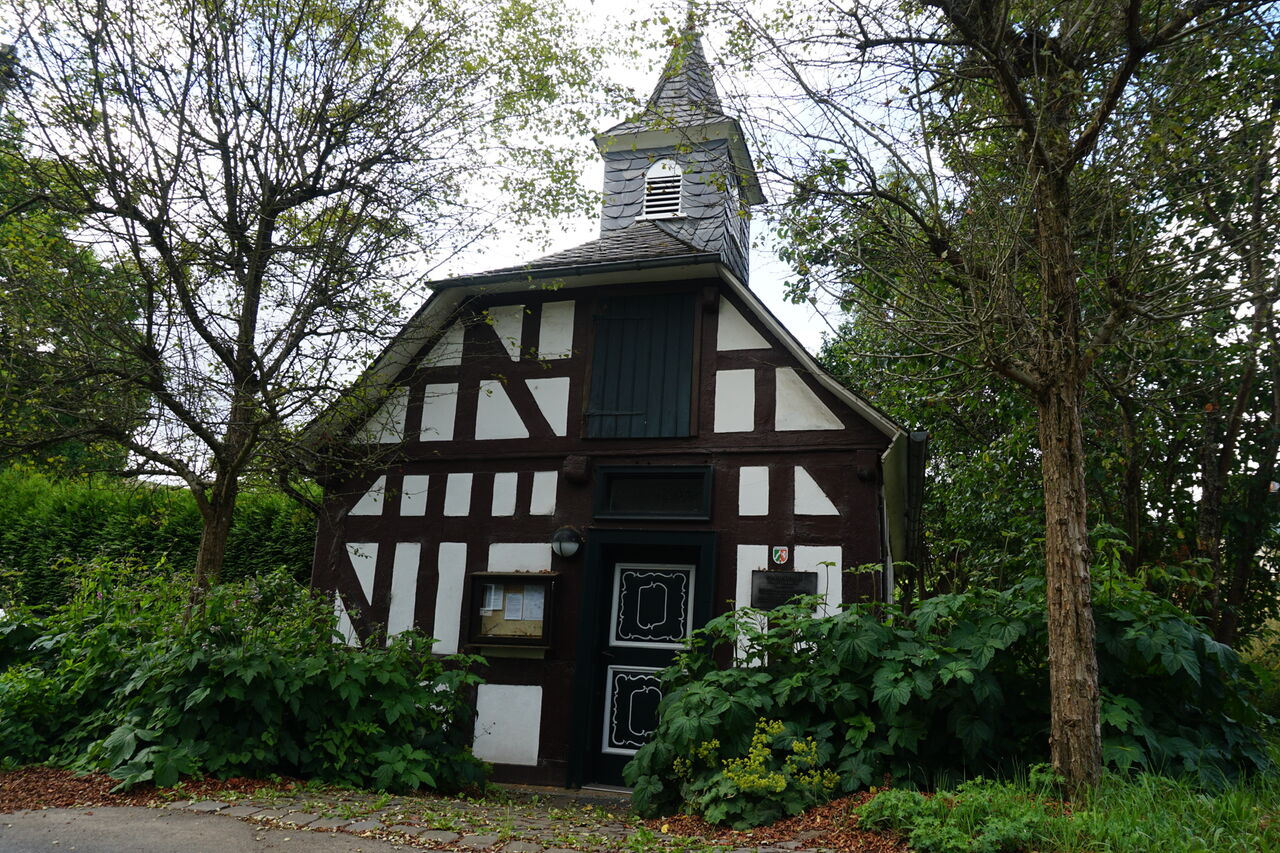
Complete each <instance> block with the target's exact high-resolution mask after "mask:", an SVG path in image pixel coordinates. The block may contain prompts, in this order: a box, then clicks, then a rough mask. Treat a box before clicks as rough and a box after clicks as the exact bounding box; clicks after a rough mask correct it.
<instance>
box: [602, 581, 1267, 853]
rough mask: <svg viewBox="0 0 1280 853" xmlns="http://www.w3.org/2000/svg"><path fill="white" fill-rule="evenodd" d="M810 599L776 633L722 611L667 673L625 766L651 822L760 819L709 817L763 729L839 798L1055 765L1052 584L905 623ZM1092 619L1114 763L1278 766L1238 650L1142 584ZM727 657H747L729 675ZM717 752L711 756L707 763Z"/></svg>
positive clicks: (929, 606) (941, 602) (746, 813)
mask: <svg viewBox="0 0 1280 853" xmlns="http://www.w3.org/2000/svg"><path fill="white" fill-rule="evenodd" d="M815 602H816V599H815V600H813V601H807V602H802V603H798V604H793V605H789V606H787V607H784V608H781V609H778V610H774V611H771V612H770V614H769V618H768V629H767V630H765V629H763V628H762V627H761V622H760V614H759V613H757V612H754V611H745V610H744V611H736V612H733V613H728V614H725V615H724V616H721V617H718V618H716V619H713V620H712V621H711V622H709V623H708V624H707V626H706V627H705V628H704V629H703V630H702V631H700V632H697V633H696V635H695V637H694V639H693V641H692V644H691V648H690V650H689V651H687V652H686V653H684V654H683V655H681V656H680V657H679V658H678V659H677V662H676V664H675V665H674V666H672V667H671V668H669V669H668V670H666V671H665V672H664V673H663V679H664V686H665V690H664V694H665V695H664V699H663V702H662V705H661V706H660V714H659V722H658V727H657V730H656V732H655V734H654V738H653V740H652V741H651V742H650V743H649V744H647V745H646V746H644V747H643V748H642V749H641V750H640V751H639V752H638V753H637V754H636V756H635V758H634V759H633V760H632V761H631V763H630V764H628V766H627V768H626V770H625V778H626V780H627V782H628V783H629V784H630V785H632V786H633V788H634V795H633V798H634V803H635V806H636V808H637V809H638V810H639V811H640V812H641V813H642V814H646V815H654V814H661V813H668V812H671V811H674V810H676V809H679V808H681V807H684V808H686V809H688V810H691V811H695V812H698V813H703V814H706V815H707V816H708V817H711V818H718V819H724V820H728V821H730V822H733V823H734V824H735V825H739V826H741V825H747V824H752V823H762V822H764V821H765V820H766V819H767V813H766V812H767V810H766V809H761V808H756V807H749V806H740V805H733V806H730V807H729V808H728V810H727V811H725V810H724V809H721V808H719V807H717V808H716V809H715V810H714V811H712V810H711V809H712V805H711V803H712V799H711V798H709V797H708V795H707V792H709V791H720V792H729V791H731V790H732V785H731V781H732V780H730V779H728V778H727V774H726V773H725V768H726V767H727V766H729V765H728V762H729V761H731V760H733V759H736V758H741V757H743V756H746V755H748V754H749V752H750V750H751V748H752V738H753V734H754V733H755V731H756V729H757V726H758V725H759V721H761V720H782V721H785V733H786V736H788V737H792V738H796V737H804V738H811V739H812V741H813V743H814V745H815V747H816V754H817V756H818V761H817V764H816V765H815V768H814V769H815V770H824V771H831V772H833V773H834V774H835V776H836V778H837V779H838V782H837V784H836V785H835V786H834V790H833V793H834V792H851V791H855V790H858V789H861V788H864V787H867V786H868V785H870V784H871V783H873V782H878V781H879V780H880V779H881V777H882V776H884V775H885V774H889V775H890V776H892V777H893V778H894V779H897V780H903V781H911V782H914V783H916V784H920V785H933V784H938V783H939V782H940V781H943V780H946V779H948V778H951V779H956V778H964V777H966V776H970V775H973V774H975V773H996V774H999V773H1000V772H1002V771H1003V772H1008V771H1011V770H1014V769H1015V768H1017V767H1019V766H1026V765H1027V764H1031V763H1035V762H1040V761H1044V760H1046V758H1047V755H1046V749H1047V739H1048V738H1047V725H1048V718H1049V712H1048V693H1049V691H1048V676H1047V669H1046V657H1047V655H1046V648H1047V640H1046V627H1045V617H1044V609H1045V605H1044V592H1043V584H1042V583H1041V582H1036V581H1027V582H1024V583H1022V584H1020V585H1018V586H1016V587H1014V588H1012V589H1009V590H1005V591H1000V592H996V591H979V592H969V593H963V594H955V595H945V596H939V597H937V598H933V599H929V600H928V601H925V602H923V603H921V604H920V605H919V606H918V607H917V608H916V609H915V610H913V611H912V612H911V613H909V614H907V613H904V612H902V611H901V610H900V609H898V608H895V607H887V606H884V605H856V606H853V607H850V608H849V609H847V610H846V611H844V612H842V613H840V614H837V615H835V616H831V617H827V618H813V617H812V608H813V605H814V604H815ZM1095 615H1096V619H1097V624H1098V643H1099V645H1098V656H1099V667H1100V672H1101V678H1102V687H1103V708H1102V721H1103V736H1104V758H1105V760H1106V762H1107V764H1108V765H1109V766H1111V767H1114V768H1117V769H1120V770H1144V769H1146V770H1156V771H1160V772H1168V773H1176V774H1193V775H1197V776H1198V777H1199V778H1200V779H1201V781H1206V782H1210V783H1221V782H1222V781H1224V780H1225V779H1228V778H1230V777H1232V776H1234V775H1235V774H1236V773H1237V772H1239V771H1240V770H1242V769H1244V770H1249V769H1257V768H1260V767H1265V766H1267V765H1268V758H1267V756H1266V753H1265V744H1264V742H1263V741H1262V739H1261V736H1260V735H1259V734H1258V730H1257V726H1258V725H1259V724H1260V723H1261V721H1262V716H1261V715H1260V714H1259V712H1258V711H1257V710H1256V708H1254V707H1253V705H1252V704H1251V703H1250V695H1249V690H1250V687H1251V684H1250V682H1249V680H1248V678H1247V670H1246V669H1245V668H1244V667H1242V666H1241V664H1240V662H1239V660H1238V658H1237V657H1236V655H1235V653H1234V652H1232V651H1231V650H1230V649H1229V648H1227V647H1226V646H1223V645H1221V644H1219V643H1216V642H1214V641H1213V640H1212V638H1210V637H1209V636H1208V635H1206V634H1205V633H1203V632H1202V631H1200V630H1198V629H1197V628H1196V627H1195V626H1194V625H1193V624H1192V623H1191V622H1190V621H1189V620H1188V618H1187V617H1185V616H1184V615H1182V614H1180V613H1179V612H1178V611H1177V610H1176V609H1174V608H1173V607H1172V606H1171V605H1169V604H1167V603H1165V602H1163V601H1161V600H1159V599H1157V598H1155V597H1154V596H1151V595H1149V594H1147V593H1143V592H1140V591H1137V590H1133V589H1127V590H1109V591H1108V596H1107V597H1106V600H1100V601H1099V603H1098V606H1097V608H1096V614H1095ZM731 650H738V654H739V655H740V657H741V659H742V660H744V661H745V662H747V665H740V666H738V667H735V668H732V669H722V668H721V667H720V666H719V663H718V661H720V660H723V659H724V658H725V657H726V656H727V654H730V653H731ZM815 650H817V653H815ZM713 742H714V750H711V751H712V752H713V753H714V757H715V760H714V761H700V760H696V759H697V757H698V756H701V755H703V754H705V753H707V752H708V751H709V747H708V745H709V744H712V743H713ZM691 757H693V758H691ZM677 759H679V760H680V763H677ZM810 796H817V794H816V793H814V792H810ZM740 802H743V803H745V802H747V801H746V800H740ZM1019 831H1021V830H1020V829H1019V828H1018V827H1017V826H1016V825H1010V826H1009V827H1007V832H1009V833H1014V834H1016V833H1017V832H1019Z"/></svg>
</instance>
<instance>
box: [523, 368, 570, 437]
mask: <svg viewBox="0 0 1280 853" xmlns="http://www.w3.org/2000/svg"><path fill="white" fill-rule="evenodd" d="M524 382H525V384H526V385H528V386H529V393H530V394H532V395H533V400H534V402H535V403H537V404H538V409H539V411H541V412H542V416H543V417H544V418H546V419H547V423H548V424H550V425H551V431H552V432H553V433H555V434H556V435H558V436H564V435H565V434H566V433H567V432H568V429H569V377H568V376H548V377H546V378H545V379H526V380H525V381H524Z"/></svg>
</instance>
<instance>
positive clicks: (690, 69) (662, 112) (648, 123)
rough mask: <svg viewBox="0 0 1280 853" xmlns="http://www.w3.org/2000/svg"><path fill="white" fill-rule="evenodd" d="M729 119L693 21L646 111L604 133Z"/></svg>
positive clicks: (676, 49)
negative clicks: (721, 102)
mask: <svg viewBox="0 0 1280 853" xmlns="http://www.w3.org/2000/svg"><path fill="white" fill-rule="evenodd" d="M727 118H728V116H726V115H725V112H724V107H723V106H721V104H720V93H719V92H717V91H716V82H715V79H714V78H713V77H712V75H711V65H710V64H709V63H708V62H707V55H706V54H705V53H704V52H703V50H702V36H701V35H700V34H699V33H698V31H697V30H696V29H694V26H693V21H692V20H690V22H689V23H688V24H687V25H686V26H685V29H684V31H683V32H682V33H681V34H680V39H679V41H677V42H676V44H675V46H674V48H673V49H672V52H671V56H670V57H669V58H668V59H667V65H666V67H665V68H664V69H663V70H662V76H661V77H659V78H658V85H657V86H656V87H654V90H653V94H652V95H650V96H649V101H648V103H647V104H646V105H645V109H644V112H642V113H640V115H638V116H636V117H635V118H633V119H631V120H630V121H624V122H622V123H621V124H619V125H616V126H614V127H611V128H610V129H609V130H607V131H605V133H606V135H610V136H611V135H614V134H618V133H635V132H638V131H643V130H653V129H655V128H660V127H664V126H667V127H690V126H695V125H700V124H710V123H714V122H719V121H724V120H725V119H727Z"/></svg>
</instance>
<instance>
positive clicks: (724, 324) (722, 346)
mask: <svg viewBox="0 0 1280 853" xmlns="http://www.w3.org/2000/svg"><path fill="white" fill-rule="evenodd" d="M717 316H718V317H719V322H718V323H717V332H716V349H717V350H719V351H720V352H726V351H729V350H739V349H768V348H769V342H768V341H766V340H765V339H764V337H762V336H761V334H760V333H759V332H757V331H756V330H755V328H753V327H752V325H751V324H750V323H748V322H747V320H746V318H745V317H743V316H742V312H740V311H739V310H738V309H737V308H734V307H733V303H732V302H730V301H729V300H728V299H725V298H724V297H723V296H721V297H720V311H719V313H718V315H717Z"/></svg>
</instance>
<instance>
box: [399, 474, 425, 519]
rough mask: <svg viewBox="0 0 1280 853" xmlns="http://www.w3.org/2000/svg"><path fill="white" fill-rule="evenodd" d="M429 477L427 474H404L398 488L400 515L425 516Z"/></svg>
mask: <svg viewBox="0 0 1280 853" xmlns="http://www.w3.org/2000/svg"><path fill="white" fill-rule="evenodd" d="M430 481H431V477H430V476H429V475H427V474H405V475H404V485H402V486H401V488H400V515H401V516H414V515H426V514H427V486H428V484H429V483H430Z"/></svg>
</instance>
